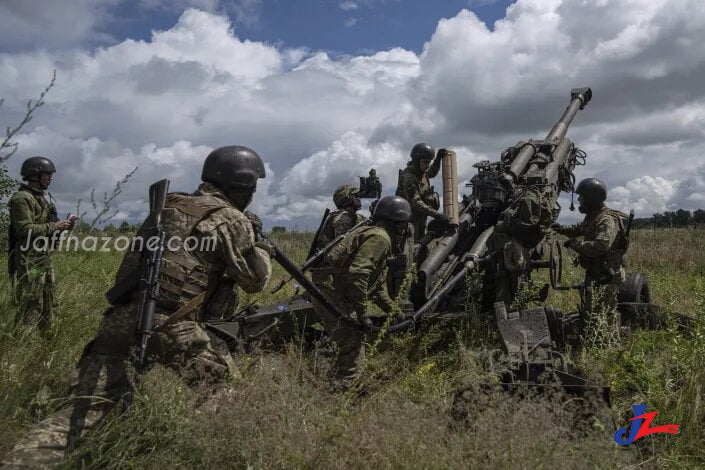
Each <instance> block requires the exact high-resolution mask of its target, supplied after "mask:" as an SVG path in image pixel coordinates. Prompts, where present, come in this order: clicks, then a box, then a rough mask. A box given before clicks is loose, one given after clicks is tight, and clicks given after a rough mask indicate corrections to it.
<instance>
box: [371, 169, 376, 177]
mask: <svg viewBox="0 0 705 470" xmlns="http://www.w3.org/2000/svg"><path fill="white" fill-rule="evenodd" d="M370 176H377V170H375V169H374V168H370Z"/></svg>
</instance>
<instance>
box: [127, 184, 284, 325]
mask: <svg viewBox="0 0 705 470" xmlns="http://www.w3.org/2000/svg"><path fill="white" fill-rule="evenodd" d="M144 225H145V224H143V228H144ZM162 226H163V228H164V231H165V242H166V241H168V240H169V239H172V238H177V237H178V238H179V239H180V240H179V242H178V243H177V242H174V243H173V246H174V247H175V249H173V250H172V249H171V248H170V247H169V246H167V248H165V251H164V254H163V255H162V264H161V272H160V292H161V295H160V297H161V298H160V301H159V305H160V308H161V311H162V312H164V313H167V314H169V313H173V312H174V311H176V310H177V309H179V308H181V307H183V306H184V305H185V304H187V303H188V302H189V301H191V300H193V299H194V298H196V297H197V296H199V295H200V294H204V297H203V296H202V298H201V299H202V300H201V302H199V303H198V304H197V305H196V306H195V310H194V312H197V314H195V315H194V316H193V317H192V318H193V319H203V318H204V317H205V318H213V317H217V318H220V317H223V316H227V315H230V314H232V313H233V312H234V310H235V308H236V307H237V291H236V287H240V288H241V289H243V290H244V291H246V292H259V291H261V290H262V289H264V287H265V286H266V284H267V283H268V282H269V278H270V276H271V274H272V266H271V263H270V259H269V254H268V253H267V252H266V251H265V250H263V249H261V248H259V247H256V246H255V236H254V232H253V230H252V225H251V223H250V221H249V220H248V219H247V217H246V216H245V215H244V214H243V213H242V212H240V211H239V210H238V209H237V208H235V207H234V206H232V205H231V204H230V202H229V201H228V200H227V199H226V197H225V196H224V195H223V193H222V192H221V191H220V190H219V189H217V188H216V187H214V186H212V185H211V184H208V183H203V184H201V185H200V186H199V188H198V190H197V191H196V192H194V193H193V194H190V195H189V194H184V193H169V194H168V195H167V203H166V204H165V209H164V212H163V215H162ZM136 236H137V237H140V236H142V237H144V238H145V239H148V238H149V234H148V233H146V232H143V230H142V229H141V230H140V232H138V233H137V235H136ZM187 237H194V239H195V240H196V241H197V243H189V246H193V247H194V249H192V250H187V249H185V248H184V244H183V241H184V239H185V238H187ZM206 239H207V240H206ZM140 256H141V255H140V252H139V251H133V252H130V253H128V254H127V255H126V256H125V257H124V258H123V261H122V264H121V265H120V268H119V269H118V272H117V275H116V278H115V285H116V286H117V285H119V284H120V283H124V282H127V283H129V282H130V278H131V277H134V276H135V275H136V274H135V273H136V272H139V270H140V269H141V261H140Z"/></svg>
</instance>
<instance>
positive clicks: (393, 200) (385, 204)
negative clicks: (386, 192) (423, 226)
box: [372, 196, 411, 222]
mask: <svg viewBox="0 0 705 470" xmlns="http://www.w3.org/2000/svg"><path fill="white" fill-rule="evenodd" d="M372 218H373V219H374V220H389V221H391V222H408V221H409V219H411V206H410V205H409V202H408V201H407V200H406V199H404V198H403V197H399V196H385V197H383V198H382V199H380V200H379V202H378V203H377V204H376V205H375V209H374V212H373V213H372Z"/></svg>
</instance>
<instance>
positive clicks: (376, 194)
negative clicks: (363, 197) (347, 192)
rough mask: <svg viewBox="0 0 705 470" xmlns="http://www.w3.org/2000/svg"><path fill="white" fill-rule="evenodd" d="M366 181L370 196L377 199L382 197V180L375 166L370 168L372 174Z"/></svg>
mask: <svg viewBox="0 0 705 470" xmlns="http://www.w3.org/2000/svg"><path fill="white" fill-rule="evenodd" d="M366 183H367V184H366V185H365V186H366V188H367V196H368V197H373V198H375V199H379V198H381V197H382V182H381V181H380V180H379V177H378V176H377V170H375V169H374V168H372V169H371V170H370V176H368V177H367V182H366Z"/></svg>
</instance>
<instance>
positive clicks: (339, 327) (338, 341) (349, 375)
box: [311, 286, 367, 388]
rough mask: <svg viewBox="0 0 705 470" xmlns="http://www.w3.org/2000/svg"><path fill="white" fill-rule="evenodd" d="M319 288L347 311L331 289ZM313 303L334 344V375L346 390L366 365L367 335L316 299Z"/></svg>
mask: <svg viewBox="0 0 705 470" xmlns="http://www.w3.org/2000/svg"><path fill="white" fill-rule="evenodd" d="M319 288H320V289H321V291H323V293H324V294H325V296H326V297H327V298H328V299H330V300H331V302H334V303H335V304H336V305H339V306H341V307H343V310H344V311H345V310H346V309H345V307H344V305H343V303H342V302H340V299H339V298H338V297H337V296H336V295H334V294H333V293H332V292H331V291H330V290H329V289H325V288H324V287H320V286H319ZM311 303H312V304H313V308H314V309H315V310H316V313H317V314H318V316H319V318H320V319H321V320H322V321H323V323H325V325H326V331H327V332H328V337H329V338H330V340H331V342H332V343H333V344H334V348H335V361H334V363H333V370H332V373H333V375H334V377H335V378H336V379H338V380H341V381H342V385H343V387H344V388H348V387H350V386H351V385H352V384H353V382H354V381H355V380H356V379H357V378H359V376H360V370H361V369H362V366H363V365H364V362H365V342H367V335H366V334H365V332H364V331H362V330H361V329H359V328H355V327H354V326H351V325H348V324H346V323H344V322H342V321H341V320H340V319H339V318H338V317H336V316H335V315H334V314H332V313H330V312H329V311H328V310H326V309H325V308H324V307H323V306H322V305H321V304H320V303H319V302H318V301H317V300H316V299H312V301H311Z"/></svg>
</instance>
